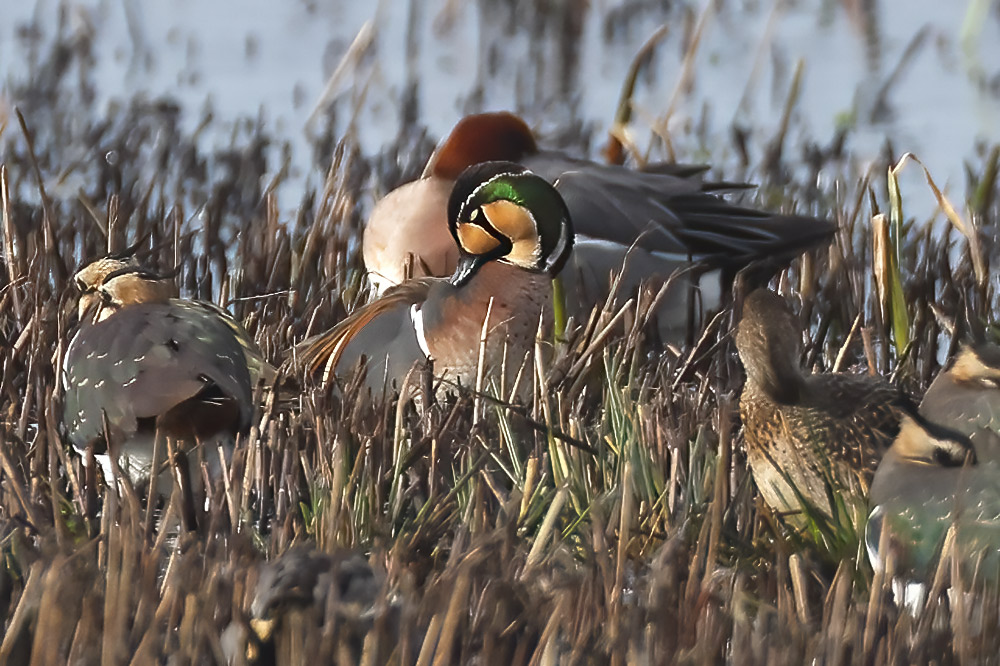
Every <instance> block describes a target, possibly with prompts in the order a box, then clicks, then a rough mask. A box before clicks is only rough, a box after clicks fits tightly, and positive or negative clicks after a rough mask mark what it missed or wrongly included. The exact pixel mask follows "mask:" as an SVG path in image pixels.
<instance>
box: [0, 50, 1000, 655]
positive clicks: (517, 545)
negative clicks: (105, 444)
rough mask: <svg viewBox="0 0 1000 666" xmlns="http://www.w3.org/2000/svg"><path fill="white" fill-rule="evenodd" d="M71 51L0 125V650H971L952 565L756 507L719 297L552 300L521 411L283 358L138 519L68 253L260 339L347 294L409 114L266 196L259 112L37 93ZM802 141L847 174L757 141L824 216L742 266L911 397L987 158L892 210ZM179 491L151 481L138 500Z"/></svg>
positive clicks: (727, 318)
mask: <svg viewBox="0 0 1000 666" xmlns="http://www.w3.org/2000/svg"><path fill="white" fill-rule="evenodd" d="M67 48H68V49H69V50H68V52H66V53H63V56H64V59H63V60H59V59H57V58H56V57H55V55H53V58H52V60H51V62H49V63H48V65H49V68H48V69H44V68H43V70H42V71H40V72H39V76H38V77H37V79H36V80H35V81H34V83H33V84H32V85H31V86H30V87H29V88H27V89H25V90H21V91H19V97H18V99H19V100H20V102H19V107H18V112H17V113H16V114H14V113H12V114H10V115H9V117H7V119H6V123H4V124H3V129H2V130H0V131H2V132H3V134H4V135H3V136H2V137H0V138H2V139H3V142H4V143H3V145H4V146H5V152H4V153H3V155H2V171H0V181H2V182H0V187H2V195H3V200H2V205H3V210H2V214H3V218H2V221H3V228H2V231H3V234H2V242H3V254H2V257H3V270H2V271H0V440H2V446H0V554H2V557H0V618H2V627H3V639H2V642H0V662H2V663H10V664H16V663H31V664H48V663H62V662H71V663H99V662H100V663H108V664H116V663H136V664H146V663H167V662H168V661H169V662H170V663H197V664H212V663H236V664H240V663H305V662H306V660H307V659H308V660H311V661H313V662H315V663H364V664H381V663H400V664H421V665H424V664H434V665H438V664H451V663H480V664H556V663H559V664H563V663H565V664H592V663H593V664H598V663H600V664H604V663H611V664H625V663H628V664H660V663H685V664H687V663H690V664H695V663H699V664H700V663H740V664H755V663H760V664H802V663H825V664H847V663H863V664H906V663H922V662H934V663H962V664H970V663H996V662H997V660H998V659H1000V658H998V655H1000V634H998V632H996V631H995V627H996V624H997V618H998V616H1000V600H998V597H997V592H996V590H995V589H992V590H991V589H989V588H988V587H986V586H985V584H983V583H982V582H980V581H977V580H972V581H961V583H960V584H961V585H962V586H964V587H965V588H967V589H968V590H970V595H969V596H962V595H958V596H957V597H956V596H954V595H952V596H951V597H949V595H948V594H947V591H946V589H945V584H944V582H945V580H946V579H947V577H946V576H944V575H943V574H945V573H947V572H948V571H949V570H950V569H949V567H950V565H949V560H948V558H947V553H945V554H944V556H943V557H942V562H941V567H940V569H941V572H942V576H941V577H940V579H939V580H937V581H936V583H937V585H936V587H935V588H934V589H933V590H932V594H931V596H930V600H929V601H928V602H927V604H926V606H925V607H924V608H922V609H920V610H919V612H918V613H917V614H915V615H911V614H908V613H907V612H905V611H902V610H900V609H898V608H897V607H896V606H895V604H894V602H893V597H892V594H891V579H890V576H887V575H882V574H880V575H874V574H873V572H872V571H871V569H870V567H869V565H868V563H867V561H866V556H865V554H864V551H863V547H862V545H861V544H860V543H859V541H858V538H857V535H853V534H846V535H845V534H837V533H835V532H832V531H831V530H830V529H829V528H827V527H826V526H823V525H816V526H815V529H814V530H812V532H811V533H810V534H809V535H806V536H802V535H796V534H791V533H789V532H787V531H786V530H785V529H784V527H783V526H782V523H781V522H780V520H779V519H777V518H776V517H775V516H773V515H772V514H771V513H770V512H769V511H768V510H767V509H766V508H765V507H764V506H763V505H762V504H761V503H760V500H759V498H758V497H757V494H756V491H755V488H754V485H753V481H752V478H751V476H750V474H749V470H748V468H747V463H746V459H745V455H744V453H743V445H742V440H741V435H740V429H739V422H738V418H737V416H736V409H735V407H736V403H737V400H738V396H739V391H740V388H741V386H742V374H741V373H742V370H741V368H740V366H739V363H738V361H737V360H736V357H735V354H734V351H733V346H732V342H731V340H730V333H731V330H732V325H733V317H734V315H733V312H732V311H731V309H730V308H727V309H725V310H724V311H723V312H722V313H721V314H719V315H718V316H716V317H710V318H708V319H706V320H705V321H699V322H694V323H693V324H692V331H691V336H690V338H691V344H689V345H684V346H680V347H677V346H671V345H664V344H661V343H659V342H657V341H656V340H653V339H651V336H650V327H648V326H645V323H646V322H647V320H648V318H649V317H650V316H651V313H650V308H651V303H652V302H653V300H654V299H653V295H652V294H643V295H641V296H640V297H639V298H638V299H637V300H634V301H624V300H622V301H620V302H611V303H609V304H608V307H606V308H603V309H599V310H598V311H596V312H595V313H594V315H593V318H592V320H591V321H590V322H578V323H579V324H581V327H580V328H579V329H578V331H577V333H576V334H575V335H573V336H571V337H570V339H569V340H567V341H563V342H560V343H559V344H558V353H557V355H556V358H555V359H554V360H553V361H552V363H551V364H550V365H549V366H548V367H539V368H536V369H532V372H531V373H530V375H531V380H530V381H532V382H533V383H534V387H535V391H534V397H533V400H531V401H530V402H529V403H527V404H519V405H511V404H509V403H507V402H506V401H504V400H503V399H502V398H501V399H497V398H496V397H494V396H490V395H477V394H473V393H471V392H469V391H467V390H465V391H457V392H456V393H455V394H454V395H452V396H450V397H449V398H447V399H440V400H435V399H433V398H432V397H431V395H432V394H431V392H428V391H426V390H425V391H423V393H422V399H421V400H418V401H416V402H414V401H402V402H401V401H398V400H396V399H394V398H393V397H392V396H386V398H385V399H376V400H370V399H368V398H367V397H365V396H361V394H360V393H359V392H358V391H352V390H347V391H346V392H345V394H344V396H343V398H341V399H334V398H333V397H332V396H330V395H326V394H323V393H322V392H320V391H317V390H314V389H313V388H312V387H311V385H310V382H309V381H308V380H307V379H306V378H303V377H296V376H292V377H289V378H288V379H287V381H286V383H285V384H284V385H283V386H281V387H279V389H278V390H277V391H275V392H271V393H267V394H261V395H260V408H259V410H258V412H257V415H256V417H255V422H254V425H253V429H252V431H251V433H250V435H249V436H248V437H246V438H245V439H244V440H243V441H241V442H240V446H239V449H238V453H237V455H236V457H235V459H234V461H233V463H232V465H231V468H230V469H229V470H228V474H227V475H226V478H225V479H224V480H223V482H221V483H219V484H217V486H216V487H215V489H214V491H213V492H212V494H211V497H210V498H209V499H210V501H209V502H208V503H207V508H199V509H198V511H197V516H196V518H197V529H195V530H193V531H178V530H176V529H173V530H171V529H168V528H167V527H165V526H164V527H161V528H159V529H157V528H156V527H155V526H151V523H150V521H149V519H148V516H147V512H146V510H145V507H144V506H143V505H142V504H141V503H136V502H134V501H133V498H129V497H126V496H121V495H119V494H118V493H116V492H114V491H111V490H109V489H108V488H107V487H106V486H104V485H103V484H98V483H97V480H96V479H94V478H93V474H92V473H88V471H87V468H86V467H84V466H83V465H82V461H81V460H80V458H79V456H78V455H76V454H75V453H74V452H73V451H72V450H71V449H70V448H69V447H68V445H67V444H66V443H65V441H64V439H63V437H62V436H61V433H60V425H59V422H60V416H61V409H62V407H61V402H60V392H59V372H60V360H61V358H62V354H63V352H64V350H65V346H66V344H67V341H68V340H69V338H70V336H71V334H72V331H73V327H74V325H75V322H74V314H73V313H74V311H75V310H74V301H75V294H74V291H73V286H72V284H71V283H70V279H69V278H70V276H71V275H72V273H73V271H74V270H75V268H76V267H77V266H78V265H79V264H80V263H81V262H83V261H85V260H86V259H89V258H93V257H96V256H99V255H102V254H103V253H105V252H106V251H107V249H108V248H109V247H110V248H112V249H116V248H121V247H124V246H125V245H126V244H127V243H129V242H132V241H134V240H136V239H146V240H145V241H144V243H143V249H142V250H141V256H142V258H143V260H144V261H145V262H147V263H149V264H151V265H154V266H157V267H159V268H162V269H170V268H171V267H174V266H178V267H179V273H178V277H177V279H178V281H179V284H180V285H181V287H182V290H183V293H184V295H185V296H189V297H197V298H204V299H210V300H216V301H218V302H220V303H222V304H224V305H227V306H228V307H229V308H230V309H231V310H232V311H233V312H234V313H235V314H236V315H237V316H238V317H239V318H241V319H242V320H244V321H246V322H247V328H248V330H249V331H250V332H251V333H252V334H253V336H254V337H255V338H256V340H257V341H258V342H259V344H260V345H261V347H262V349H263V350H264V353H265V355H266V356H267V357H268V358H269V359H270V360H272V361H273V362H275V363H279V362H280V361H281V360H282V358H283V355H284V354H285V353H286V351H287V350H288V349H290V347H291V346H292V345H293V344H294V343H295V342H297V341H299V340H301V339H303V338H304V337H305V336H307V335H308V334H310V332H316V331H318V330H322V328H325V327H328V326H331V325H332V324H334V323H335V322H337V321H338V320H339V319H340V318H342V317H343V316H344V314H345V313H347V312H349V311H351V310H352V309H353V308H354V307H356V306H357V304H358V303H360V302H363V300H364V299H365V298H366V296H367V294H366V291H365V287H364V282H363V272H362V266H361V262H360V258H359V255H358V239H359V235H360V228H361V223H362V220H363V216H364V214H365V212H366V207H367V206H368V205H369V204H370V200H371V194H370V193H372V192H384V191H386V190H387V189H389V188H391V187H392V186H394V185H395V184H397V183H398V182H400V181H401V180H402V179H405V178H412V177H414V176H415V175H416V174H417V173H418V171H419V169H420V167H421V165H422V163H423V160H424V159H425V158H426V156H427V155H428V153H429V150H430V148H431V147H432V145H433V141H432V140H430V139H429V138H428V137H427V136H426V135H425V133H424V132H423V131H422V130H421V128H420V124H419V121H414V122H413V123H412V124H409V125H407V129H406V130H405V131H404V132H403V134H401V136H400V137H399V138H398V140H397V142H396V144H395V146H394V147H392V148H389V149H387V150H386V152H384V153H382V154H379V155H363V154H361V153H360V151H359V150H358V149H357V147H356V142H355V141H354V139H353V137H352V136H351V134H350V133H349V132H348V133H343V132H340V133H338V132H335V131H334V130H332V129H331V130H330V131H329V132H328V134H327V136H325V137H323V138H321V139H319V140H317V142H316V151H317V153H316V162H317V164H321V165H324V166H323V168H324V169H327V168H328V172H327V176H326V179H325V182H324V183H323V186H322V188H319V189H317V190H315V191H310V192H307V193H306V194H305V196H304V197H303V200H302V201H301V203H300V204H299V205H298V207H297V212H296V213H295V214H294V215H292V216H282V215H280V214H279V206H278V205H277V201H276V199H275V195H274V185H275V182H274V181H273V180H271V181H269V180H268V177H267V174H268V173H271V172H270V171H269V170H268V164H269V162H268V160H269V155H271V154H272V150H271V146H270V143H271V140H270V138H269V135H268V130H267V128H266V127H265V126H264V125H263V123H261V122H257V121H247V123H246V124H245V125H242V126H240V127H237V128H235V129H234V131H233V134H232V140H231V144H230V145H229V146H228V147H226V148H224V149H215V150H207V149H205V148H203V147H200V144H199V141H198V138H197V136H191V135H186V134H185V133H184V132H183V131H182V130H181V129H180V126H179V123H178V122H177V116H178V113H179V110H178V109H177V108H175V107H173V106H171V105H170V104H169V103H166V102H149V101H142V100H136V101H134V102H133V103H131V104H130V105H128V106H126V107H123V108H121V109H118V110H117V111H113V112H111V113H110V115H108V116H106V117H102V118H100V119H99V120H95V121H87V122H83V121H82V120H81V116H80V115H79V112H78V109H73V108H72V104H67V103H65V99H66V98H65V97H63V102H62V103H57V100H58V99H59V97H60V96H66V95H71V96H75V98H79V99H82V98H85V96H86V89H85V85H83V84H80V83H79V82H77V81H75V80H74V79H73V75H72V66H73V64H74V63H75V64H76V65H79V63H80V53H79V51H74V50H73V45H68V46H67ZM74 54H75V55H74ZM82 117H84V118H85V117H86V116H82ZM82 122H83V124H81V123H82ZM210 122H211V121H210V120H209V119H207V118H206V123H210ZM336 126H338V125H337V124H336V123H335V122H333V121H332V120H331V122H330V127H331V128H333V127H336ZM781 132H782V137H783V132H784V130H781ZM578 138H579V137H578ZM778 143H779V145H780V143H781V138H780V137H779V139H778ZM784 154H785V158H784V159H785V160H791V159H793V158H789V157H788V156H787V155H788V151H787V150H786V151H785V153H784ZM817 154H818V153H814V154H813V157H815V158H816V159H817V160H818V161H817V162H815V163H814V168H816V169H821V168H822V169H829V170H832V171H834V172H841V173H843V174H844V176H843V177H842V178H841V179H839V180H838V185H837V187H836V188H832V189H820V188H817V187H816V186H815V185H814V183H815V182H816V181H815V179H814V178H811V177H810V175H809V174H803V173H799V172H801V171H802V170H801V169H794V168H789V167H788V163H787V162H783V161H782V159H783V158H782V157H781V155H782V153H781V151H780V150H778V151H777V153H774V152H773V151H772V152H771V153H769V156H768V159H769V160H770V161H769V163H768V164H767V165H766V168H762V169H761V171H760V172H759V173H762V174H764V176H765V178H766V179H765V182H764V184H763V186H762V188H761V189H760V191H759V192H757V193H756V194H748V195H746V196H747V197H751V198H752V197H754V196H756V197H758V198H760V199H763V200H765V201H766V202H767V204H768V205H770V206H772V207H775V208H776V207H784V208H786V209H789V210H790V209H792V208H795V207H797V208H798V209H799V210H808V211H810V212H812V213H815V214H820V215H824V216H828V217H831V218H835V219H836V220H837V222H838V223H839V226H840V231H839V232H838V234H837V235H836V237H835V239H834V241H833V242H832V244H831V245H830V246H829V247H828V248H822V249H819V250H817V251H815V252H813V253H812V254H811V255H808V256H807V257H805V258H803V259H800V260H797V261H796V262H795V263H794V264H793V265H792V267H791V268H789V269H788V270H787V271H784V272H783V273H781V274H780V275H778V276H777V277H776V278H775V279H774V281H773V282H772V284H773V285H774V286H778V287H780V288H781V289H782V290H784V291H785V292H786V293H794V294H798V295H799V296H800V299H801V307H802V312H803V324H804V330H805V335H806V336H807V337H808V341H809V344H808V345H807V350H808V351H807V357H808V359H807V360H808V362H809V363H810V364H812V365H813V366H814V367H816V368H819V369H832V368H838V369H841V370H845V371H860V372H864V371H869V372H877V373H881V374H885V375H890V376H892V377H893V378H894V379H895V380H896V381H898V382H899V383H900V384H901V385H903V386H905V387H906V388H907V389H909V390H910V391H912V392H913V393H914V395H919V394H920V392H921V391H922V390H923V389H924V388H925V387H926V386H927V385H928V383H929V382H930V380H931V379H932V378H933V376H934V374H935V373H936V372H937V370H938V369H939V367H940V365H941V362H942V361H943V360H944V359H945V358H946V357H947V355H948V353H949V352H950V351H953V350H954V348H955V347H956V345H957V343H958V342H959V341H960V340H962V339H964V338H965V337H967V336H968V335H969V334H970V333H971V330H972V329H974V328H975V327H981V326H985V324H987V323H990V322H992V321H993V319H994V315H993V313H994V312H995V311H996V306H997V303H996V294H997V290H996V278H995V273H994V272H993V268H992V267H993V265H994V264H995V261H996V257H997V244H996V238H995V223H996V213H997V209H996V203H995V193H996V182H995V181H996V165H997V160H998V157H997V151H996V150H995V149H994V150H993V151H992V152H991V153H989V154H988V155H986V156H985V157H984V162H983V163H982V164H978V165H972V166H971V167H970V174H974V176H973V177H972V178H970V185H969V193H970V194H969V201H970V202H971V203H970V205H969V206H968V207H966V206H962V205H956V206H955V208H956V210H957V211H958V212H957V213H956V214H955V215H956V217H955V218H954V219H952V220H950V221H949V220H944V221H942V220H943V219H944V218H945V217H946V216H942V215H941V214H939V213H938V212H937V211H930V210H926V211H917V210H906V211H905V214H904V209H903V203H904V202H905V194H906V193H905V192H904V193H901V194H900V193H899V192H898V189H894V188H893V187H892V185H891V183H892V180H891V178H889V177H888V176H887V174H888V173H889V172H888V167H889V166H890V165H891V164H895V163H896V161H895V160H887V161H886V162H885V163H884V164H881V165H876V166H874V167H871V169H870V170H869V171H868V172H866V173H857V172H856V171H855V170H853V169H852V167H851V166H850V163H849V162H848V161H847V160H844V159H843V158H842V156H840V155H838V154H837V153H836V151H832V152H829V153H825V154H823V155H819V157H817ZM763 157H764V156H761V159H763ZM751 164H753V162H752V163H751ZM782 165H784V167H783V166H782ZM748 166H749V165H748ZM930 167H931V169H932V168H933V165H930ZM271 168H272V169H273V166H272V167H271ZM906 168H919V167H913V166H908V167H906ZM796 173H799V175H798V177H796V176H795V174H796ZM789 174H791V175H789ZM720 175H725V176H726V177H739V176H740V175H741V174H739V173H737V174H720ZM949 196H955V197H956V198H958V197H959V196H960V195H956V194H955V193H950V194H949ZM963 198H964V197H963ZM880 215H881V216H883V217H880ZM736 285H737V286H736V291H739V290H740V289H742V288H743V286H742V283H741V281H740V280H737V282H736ZM609 323H613V324H614V326H609ZM416 381H418V382H420V384H421V385H426V382H427V381H429V380H428V379H427V378H423V377H421V378H417V379H416ZM179 510H180V508H179V507H178V505H177V504H176V502H171V503H168V504H167V505H166V506H164V507H162V509H161V510H160V511H161V515H160V517H159V521H161V522H162V523H163V524H164V525H167V524H169V523H170V520H171V516H174V517H177V518H179V514H178V513H177V512H178V511H179Z"/></svg>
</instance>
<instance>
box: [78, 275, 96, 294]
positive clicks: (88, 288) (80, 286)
mask: <svg viewBox="0 0 1000 666" xmlns="http://www.w3.org/2000/svg"><path fill="white" fill-rule="evenodd" d="M76 288H77V289H79V290H80V293H81V294H86V293H87V292H90V291H93V290H94V289H93V288H92V287H91V286H90V285H88V284H87V283H86V282H84V281H83V278H77V279H76Z"/></svg>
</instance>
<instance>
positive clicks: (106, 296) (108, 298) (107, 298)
mask: <svg viewBox="0 0 1000 666" xmlns="http://www.w3.org/2000/svg"><path fill="white" fill-rule="evenodd" d="M101 300H102V301H103V302H105V303H107V304H109V305H110V304H112V303H114V302H115V301H114V299H113V298H112V297H111V294H109V293H108V292H106V291H104V290H103V289H102V290H101Z"/></svg>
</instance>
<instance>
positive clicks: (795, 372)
mask: <svg viewBox="0 0 1000 666" xmlns="http://www.w3.org/2000/svg"><path fill="white" fill-rule="evenodd" d="M736 349H737V351H738V352H739V355H740V360H741V361H742V362H743V367H744V368H745V369H746V373H747V378H748V379H749V380H750V381H752V382H754V383H755V384H756V385H757V386H759V387H760V388H761V389H762V390H764V391H765V392H766V393H767V394H768V395H769V396H770V397H771V398H772V399H773V400H775V401H776V402H780V403H792V402H794V401H795V400H796V399H797V397H798V395H799V391H800V390H801V388H802V385H803V382H804V377H803V373H802V368H801V367H800V365H799V358H800V357H801V356H802V333H801V331H800V328H799V325H798V322H797V321H796V319H795V315H793V314H792V311H791V309H790V308H789V307H788V304H787V303H786V302H785V300H784V299H783V298H781V297H780V296H778V295H777V294H776V293H774V292H773V291H769V290H767V289H757V290H755V291H753V292H751V293H750V295H749V296H747V297H746V299H745V300H744V301H743V317H742V319H740V323H739V324H738V325H737V327H736Z"/></svg>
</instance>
